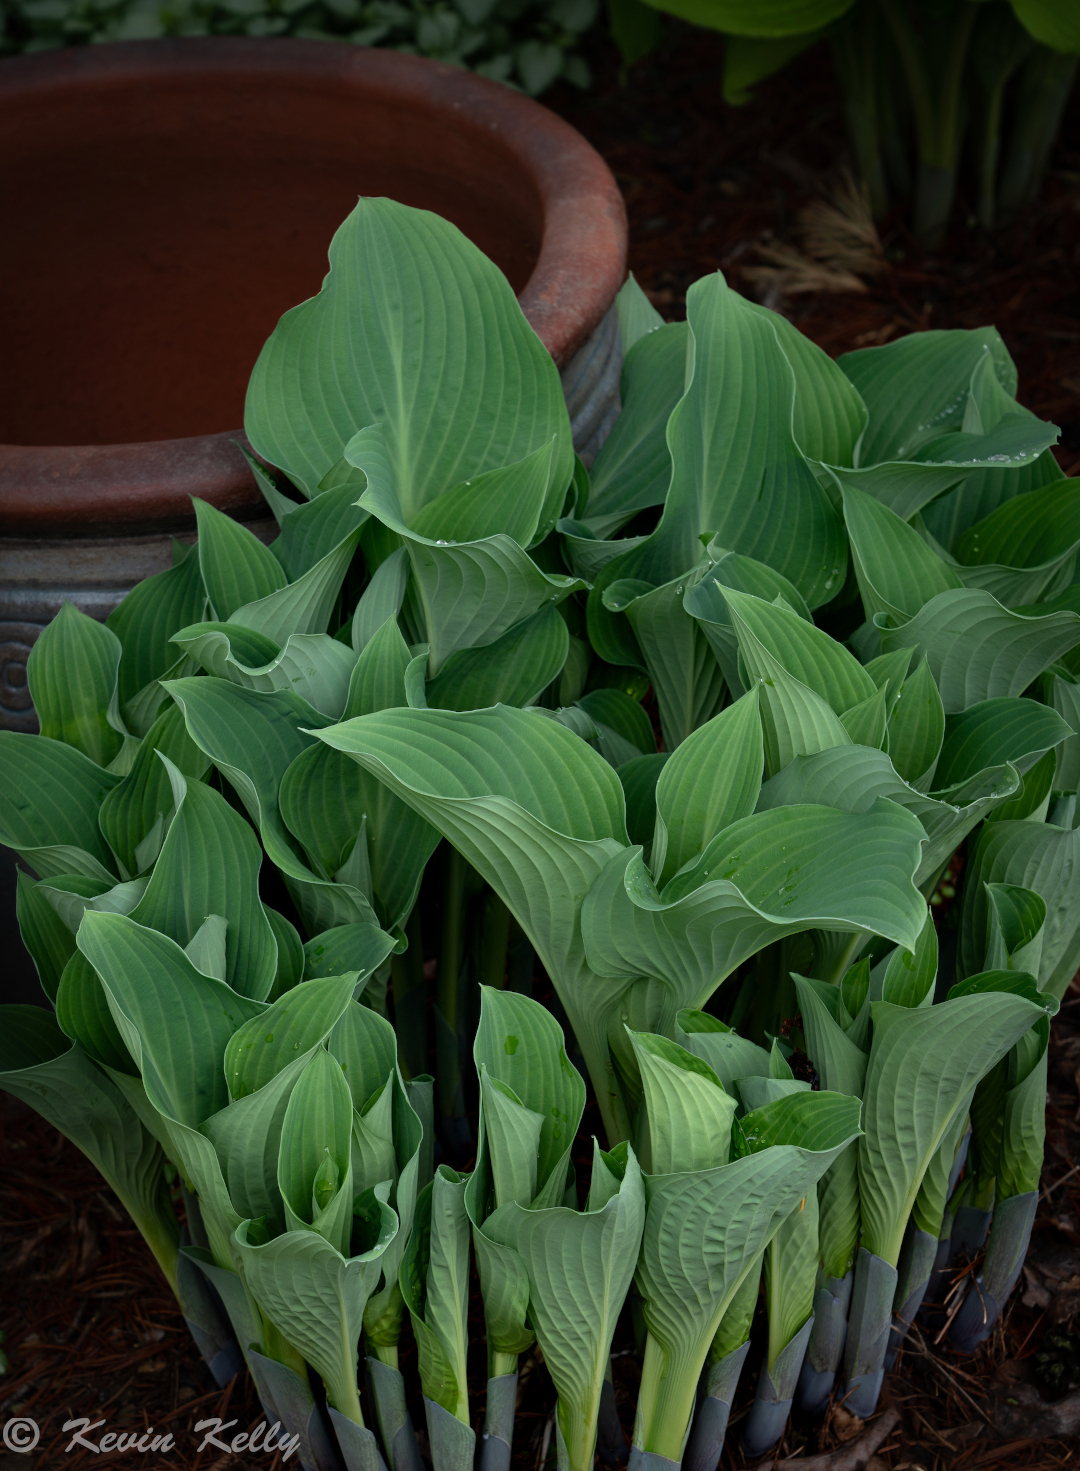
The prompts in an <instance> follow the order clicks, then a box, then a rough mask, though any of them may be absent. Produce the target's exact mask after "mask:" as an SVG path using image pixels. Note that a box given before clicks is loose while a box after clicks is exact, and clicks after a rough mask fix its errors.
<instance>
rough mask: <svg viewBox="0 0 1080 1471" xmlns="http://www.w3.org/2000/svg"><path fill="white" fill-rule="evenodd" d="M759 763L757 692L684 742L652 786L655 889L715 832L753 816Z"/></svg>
mask: <svg viewBox="0 0 1080 1471" xmlns="http://www.w3.org/2000/svg"><path fill="white" fill-rule="evenodd" d="M764 762H765V754H764V747H763V746H762V736H761V720H760V717H759V715H758V696H757V690H756V689H754V690H751V692H750V693H749V694H748V695H744V696H743V698H742V699H741V700H739V701H737V702H736V703H735V704H734V705H731V706H729V707H728V709H726V710H723V711H721V713H720V714H719V715H714V716H713V718H712V720H710V721H709V722H708V724H706V725H703V726H702V727H701V728H700V729H699V730H697V731H695V732H694V733H693V735H691V736H689V737H688V739H687V740H685V741H684V742H683V744H682V745H681V746H680V747H679V749H678V751H677V752H676V753H675V754H674V755H673V756H672V758H671V760H670V761H668V762H667V763H666V765H665V766H664V768H663V770H662V771H661V773H660V777H659V780H658V781H657V784H656V810H657V817H658V821H657V825H656V832H657V840H656V841H655V842H654V845H653V852H652V858H651V864H650V866H651V868H652V870H653V872H654V874H655V875H656V883H657V887H658V888H661V889H662V888H663V887H664V885H665V884H666V883H667V881H668V879H670V878H671V877H672V876H673V875H674V874H675V873H676V872H677V871H678V870H679V869H680V868H682V867H683V865H684V864H686V863H690V862H692V861H693V860H694V859H695V858H696V857H697V856H698V854H699V853H701V851H702V850H703V849H704V848H705V846H706V844H707V843H709V842H711V841H712V839H713V838H714V837H715V836H716V834H717V833H719V832H723V830H724V828H726V827H728V826H730V824H731V823H733V822H737V821H738V820H739V818H741V817H748V816H749V815H750V813H751V812H753V810H754V806H755V804H756V802H757V796H758V792H759V790H760V788H761V776H762V772H763V770H764ZM661 835H662V836H661ZM661 847H662V848H663V851H662V852H661V851H660V850H661Z"/></svg>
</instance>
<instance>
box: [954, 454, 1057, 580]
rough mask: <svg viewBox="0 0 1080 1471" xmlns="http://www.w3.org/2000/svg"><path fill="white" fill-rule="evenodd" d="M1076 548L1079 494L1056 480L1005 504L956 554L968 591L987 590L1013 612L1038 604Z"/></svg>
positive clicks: (963, 541) (968, 536) (965, 537)
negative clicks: (1007, 605) (1013, 608)
mask: <svg viewBox="0 0 1080 1471" xmlns="http://www.w3.org/2000/svg"><path fill="white" fill-rule="evenodd" d="M1078 548H1080V494H1078V493H1077V488H1076V486H1075V484H1074V482H1073V481H1072V480H1056V481H1053V482H1052V483H1051V484H1050V485H1047V486H1045V487H1044V488H1043V489H1041V490H1033V491H1031V492H1029V493H1028V494H1027V495H1022V496H1016V497H1015V498H1014V499H1012V500H1009V501H1006V502H1005V504H1004V505H1003V506H1000V507H999V508H998V509H997V510H996V511H994V512H993V513H992V514H991V515H990V516H988V517H986V518H985V520H982V521H978V522H976V523H975V525H974V526H971V527H969V528H968V530H967V531H965V532H964V533H963V535H962V536H960V537H959V539H958V540H957V543H956V546H955V547H954V549H953V550H954V555H955V556H956V559H957V561H958V562H960V563H962V564H963V567H964V569H965V570H964V571H963V573H962V575H963V578H964V581H965V582H966V583H967V584H968V586H969V587H972V586H974V587H985V588H986V589H987V590H988V591H990V592H992V593H993V594H994V596H995V597H997V598H998V599H999V600H1000V601H1001V602H1004V603H1008V604H1010V605H1012V606H1014V607H1015V606H1017V605H1018V604H1022V603H1034V602H1037V601H1038V599H1039V598H1040V597H1042V595H1043V594H1044V593H1045V591H1046V589H1047V588H1048V587H1049V586H1050V584H1051V583H1052V582H1053V581H1054V579H1055V578H1056V576H1057V573H1058V571H1059V570H1060V569H1061V568H1062V567H1063V566H1064V565H1065V564H1066V562H1068V561H1069V559H1070V558H1071V557H1073V556H1074V555H1075V553H1076V551H1077V549H1078ZM969 569H970V570H969ZM975 569H978V575H977V576H975V575H973V574H974V571H975Z"/></svg>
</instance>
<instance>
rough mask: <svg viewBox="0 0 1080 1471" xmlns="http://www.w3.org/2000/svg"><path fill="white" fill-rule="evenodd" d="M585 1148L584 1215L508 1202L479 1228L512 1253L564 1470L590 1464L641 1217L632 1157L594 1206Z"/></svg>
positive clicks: (598, 1163) (639, 1184)
mask: <svg viewBox="0 0 1080 1471" xmlns="http://www.w3.org/2000/svg"><path fill="white" fill-rule="evenodd" d="M593 1148H594V1163H593V1180H594V1198H591V1199H590V1201H589V1207H590V1208H589V1209H588V1210H587V1211H584V1212H580V1213H579V1212H577V1211H573V1210H568V1209H566V1208H565V1207H556V1208H554V1209H548V1210H523V1209H522V1208H521V1206H519V1205H514V1204H508V1205H504V1206H502V1207H501V1208H500V1209H499V1210H497V1211H496V1212H494V1213H493V1215H491V1216H490V1217H489V1218H488V1220H487V1221H486V1222H485V1225H484V1232H485V1234H486V1235H487V1236H490V1237H491V1238H492V1239H493V1240H494V1241H496V1242H498V1243H500V1244H501V1245H503V1246H507V1247H511V1248H512V1249H513V1250H514V1251H516V1252H517V1253H518V1254H519V1256H520V1257H521V1259H522V1261H523V1262H524V1264H525V1268H526V1271H527V1272H528V1275H529V1285H530V1297H529V1316H530V1319H531V1321H532V1325H533V1327H534V1329H535V1331H536V1336H537V1339H538V1340H539V1342H540V1347H541V1348H542V1350H543V1353H544V1362H545V1363H546V1364H547V1365H548V1368H549V1370H550V1371H551V1377H552V1380H553V1381H554V1384H555V1388H556V1390H557V1392H558V1396H559V1399H558V1408H557V1414H558V1428H559V1433H560V1436H561V1438H562V1442H563V1444H564V1446H565V1447H567V1452H566V1456H567V1458H569V1459H568V1460H567V1464H571V1465H587V1464H588V1462H589V1461H590V1460H591V1458H592V1454H593V1447H594V1444H595V1439H596V1417H597V1413H598V1411H599V1406H600V1395H601V1391H602V1387H603V1382H604V1378H605V1376H606V1374H607V1372H608V1356H609V1354H610V1352H611V1341H612V1337H613V1336H614V1333H615V1326H616V1322H617V1319H618V1316H619V1312H620V1310H621V1308H622V1304H623V1301H624V1299H625V1297H626V1294H627V1291H628V1290H629V1287H630V1281H631V1278H632V1277H633V1272H634V1264H635V1262H636V1260H637V1254H638V1246H639V1243H640V1241H641V1231H642V1225H643V1223H644V1217H645V1199H644V1191H643V1189H642V1182H641V1173H640V1170H639V1168H638V1163H637V1160H636V1159H635V1158H634V1155H633V1153H632V1152H629V1153H628V1156H627V1159H626V1163H625V1167H624V1169H623V1171H622V1178H621V1180H620V1179H618V1177H615V1178H612V1179H611V1180H610V1184H611V1185H612V1186H614V1189H613V1190H612V1192H611V1194H610V1195H609V1196H608V1198H607V1200H606V1201H605V1202H604V1203H603V1204H600V1203H599V1201H598V1200H597V1199H596V1198H595V1196H596V1192H595V1184H596V1181H597V1175H598V1172H599V1168H600V1167H601V1156H600V1151H599V1148H598V1146H596V1145H595V1144H594V1146H593ZM609 1158H610V1156H609Z"/></svg>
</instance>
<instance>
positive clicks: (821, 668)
mask: <svg viewBox="0 0 1080 1471" xmlns="http://www.w3.org/2000/svg"><path fill="white" fill-rule="evenodd" d="M724 598H725V600H726V602H727V604H728V607H729V609H730V611H731V621H732V625H733V627H734V629H735V634H736V637H737V638H738V640H739V652H740V653H741V654H742V657H743V660H744V662H745V664H746V667H747V669H748V671H749V673H750V674H751V676H752V677H753V678H755V679H767V678H770V677H773V676H775V674H776V672H777V669H778V668H779V669H782V670H785V671H786V672H787V673H788V674H790V675H791V676H792V678H793V679H796V680H798V681H799V682H800V683H801V684H804V685H806V686H807V688H809V689H811V690H813V691H814V693H815V694H817V695H819V696H820V697H821V699H823V700H824V701H825V702H826V703H827V704H828V706H829V707H830V709H831V710H832V711H833V712H834V714H836V715H842V714H843V713H844V711H846V710H850V709H852V708H853V707H854V706H856V705H860V704H862V702H863V701H864V700H868V699H872V698H873V697H874V696H875V695H876V694H877V686H876V685H875V683H874V681H873V679H872V678H871V677H870V675H869V674H868V673H867V672H866V670H865V669H864V668H863V667H862V665H861V664H860V663H859V661H858V660H857V659H856V658H855V656H854V655H853V654H850V653H849V652H848V651H847V649H845V648H844V646H843V645H842V644H838V643H837V642H836V640H835V639H831V638H830V637H829V636H828V634H827V633H825V632H823V631H822V630H821V629H819V628H815V626H814V625H813V624H812V623H807V622H806V621H805V619H802V618H800V617H798V615H797V614H795V613H793V612H792V611H791V610H789V609H787V608H783V607H778V606H777V605H776V604H774V603H766V602H764V601H763V600H762V599H761V598H756V597H752V596H750V595H748V594H747V593H743V592H739V591H737V590H736V589H735V588H725V589H724Z"/></svg>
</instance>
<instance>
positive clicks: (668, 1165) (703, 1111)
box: [629, 1032, 738, 1175]
mask: <svg viewBox="0 0 1080 1471" xmlns="http://www.w3.org/2000/svg"><path fill="white" fill-rule="evenodd" d="M629 1036H630V1041H631V1043H632V1044H633V1048H634V1056H635V1058H636V1059H637V1064H638V1067H639V1068H640V1070H641V1085H642V1088H643V1089H644V1093H645V1107H646V1110H647V1114H648V1121H649V1122H648V1127H649V1134H648V1138H649V1153H650V1160H649V1163H650V1166H651V1169H650V1173H651V1174H656V1175H672V1174H679V1173H682V1172H684V1171H686V1170H710V1169H713V1168H715V1166H717V1165H726V1164H727V1162H728V1154H729V1152H730V1149H731V1125H732V1121H733V1119H734V1118H735V1110H736V1108H737V1106H738V1103H737V1100H736V1098H735V1097H734V1095H732V1094H730V1093H728V1092H726V1091H725V1089H724V1085H723V1083H722V1082H721V1081H720V1079H719V1078H718V1077H717V1075H716V1074H715V1073H714V1072H713V1070H712V1068H711V1067H710V1066H709V1064H708V1063H707V1062H704V1061H702V1059H701V1058H700V1057H698V1056H697V1054H696V1053H693V1052H689V1051H687V1049H686V1048H685V1047H680V1046H679V1045H678V1044H677V1043H675V1042H671V1041H669V1040H668V1039H667V1037H658V1036H655V1035H654V1034H653V1033H650V1032H630V1033H629Z"/></svg>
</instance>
